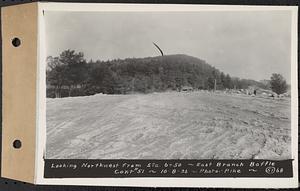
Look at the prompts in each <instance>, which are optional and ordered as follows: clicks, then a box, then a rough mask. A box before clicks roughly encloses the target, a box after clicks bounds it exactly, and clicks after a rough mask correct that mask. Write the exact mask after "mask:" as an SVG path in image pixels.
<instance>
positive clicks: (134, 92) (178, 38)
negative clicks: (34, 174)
mask: <svg viewBox="0 0 300 191" xmlns="http://www.w3.org/2000/svg"><path fill="white" fill-rule="evenodd" d="M43 14H44V18H45V34H46V36H45V37H46V38H45V42H46V44H45V46H46V49H45V51H46V57H47V60H46V64H47V66H46V97H47V98H46V148H45V158H46V159H166V160H167V159H196V160H200V159H201V160H202V159H232V160H234V159H268V160H286V159H292V158H293V157H292V149H291V136H292V135H291V86H292V83H291V62H292V61H291V47H292V45H291V43H292V40H291V34H292V31H291V28H292V26H291V25H292V19H291V18H292V17H291V11H287V10H271V11H270V10H248V11H239V10H234V11H222V10H219V11H205V10H202V11H186V12H185V11H177V12H176V11H153V12H151V11H145V12H142V11H135V12H134V11H132V12H128V11H127V12H122V11H115V12H113V11H45V12H44V13H43Z"/></svg>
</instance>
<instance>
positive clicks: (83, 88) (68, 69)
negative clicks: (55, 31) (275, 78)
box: [47, 50, 258, 97]
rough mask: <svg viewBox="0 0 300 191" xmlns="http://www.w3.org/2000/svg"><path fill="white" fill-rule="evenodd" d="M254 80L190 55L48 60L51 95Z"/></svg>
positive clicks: (243, 84)
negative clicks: (224, 71)
mask: <svg viewBox="0 0 300 191" xmlns="http://www.w3.org/2000/svg"><path fill="white" fill-rule="evenodd" d="M254 83H258V82H256V81H254V80H244V79H238V78H232V77H230V75H229V74H225V73H223V72H221V71H219V70H218V69H216V68H214V67H212V66H211V65H209V64H207V63H206V62H205V61H204V60H201V59H198V58H195V57H192V56H187V55H180V54H178V55H165V56H158V57H147V58H126V59H122V60H121V59H114V60H108V61H100V60H97V61H92V60H91V61H89V62H88V63H87V62H86V60H85V58H84V55H83V53H81V52H79V53H77V52H75V51H74V50H65V51H63V52H62V53H61V54H60V55H59V56H58V57H51V56H50V57H48V58H47V96H48V97H66V96H83V95H93V94H97V93H104V94H128V93H135V92H139V93H150V92H162V91H167V90H173V91H174V90H177V91H180V90H181V89H182V87H184V86H188V87H192V88H193V89H207V90H213V89H214V87H215V84H216V89H217V90H222V89H226V88H227V89H231V88H234V87H236V88H237V89H241V88H247V87H248V86H249V85H251V84H254Z"/></svg>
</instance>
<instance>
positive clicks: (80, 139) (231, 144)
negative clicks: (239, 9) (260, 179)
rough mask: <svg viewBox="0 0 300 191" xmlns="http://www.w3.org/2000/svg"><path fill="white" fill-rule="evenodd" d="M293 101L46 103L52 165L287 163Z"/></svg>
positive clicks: (196, 98) (126, 98)
mask: <svg viewBox="0 0 300 191" xmlns="http://www.w3.org/2000/svg"><path fill="white" fill-rule="evenodd" d="M290 121H291V119H290V98H285V99H284V100H273V99H268V98H258V97H251V96H246V95H229V94H224V93H219V94H217V93H210V92H190V93H180V92H169V93H153V94H136V95H94V96H86V97H73V98H61V99H47V146H46V158H52V159H53V158H59V159H63V158H68V159H253V158H254V159H288V158H291V148H290V145H291V123H290Z"/></svg>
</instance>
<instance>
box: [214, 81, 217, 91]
mask: <svg viewBox="0 0 300 191" xmlns="http://www.w3.org/2000/svg"><path fill="white" fill-rule="evenodd" d="M216 90H217V79H215V84H214V91H216Z"/></svg>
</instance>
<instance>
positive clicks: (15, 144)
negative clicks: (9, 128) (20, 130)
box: [13, 140, 22, 149]
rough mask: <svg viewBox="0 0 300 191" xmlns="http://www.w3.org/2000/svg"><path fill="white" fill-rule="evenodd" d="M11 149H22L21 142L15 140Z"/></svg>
mask: <svg viewBox="0 0 300 191" xmlns="http://www.w3.org/2000/svg"><path fill="white" fill-rule="evenodd" d="M13 147H14V148H15V149H19V148H21V147H22V142H21V141H20V140H15V141H14V142H13Z"/></svg>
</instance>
